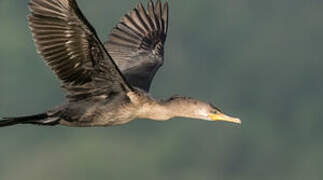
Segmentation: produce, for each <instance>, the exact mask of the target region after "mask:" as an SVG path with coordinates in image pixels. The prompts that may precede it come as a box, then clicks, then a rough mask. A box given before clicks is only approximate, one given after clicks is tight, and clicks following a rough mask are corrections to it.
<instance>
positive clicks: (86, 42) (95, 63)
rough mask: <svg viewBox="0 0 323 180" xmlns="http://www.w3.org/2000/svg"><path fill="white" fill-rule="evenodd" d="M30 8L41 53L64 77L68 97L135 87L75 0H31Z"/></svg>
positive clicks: (33, 30) (30, 20) (32, 24)
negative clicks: (127, 79)
mask: <svg viewBox="0 0 323 180" xmlns="http://www.w3.org/2000/svg"><path fill="white" fill-rule="evenodd" d="M29 9H30V11H31V14H30V15H29V16H28V21H29V27H30V29H31V32H32V35H33V39H34V42H35V44H36V47H37V50H38V53H39V54H40V55H41V56H42V57H43V59H44V60H45V61H46V63H47V64H48V65H49V66H50V67H51V69H52V70H53V71H54V72H55V74H56V75H57V77H58V78H59V79H61V80H62V82H63V87H64V88H65V89H67V91H69V92H68V97H70V98H72V97H73V94H74V95H75V94H77V95H78V96H79V95H80V94H82V93H83V95H84V94H91V93H89V92H96V94H98V93H108V92H109V91H121V90H130V89H131V87H130V86H128V84H127V82H126V81H125V78H124V77H123V76H122V74H121V72H120V70H119V69H118V67H117V65H116V64H115V62H114V61H113V60H112V58H111V57H110V55H109V54H108V53H107V51H106V49H105V48H104V46H103V45H102V43H101V42H100V40H99V39H98V37H97V34H96V32H95V30H94V28H93V27H92V26H91V25H90V23H89V22H88V21H87V20H86V18H85V17H84V15H83V14H82V12H81V11H80V9H79V8H78V5H77V3H76V1H75V0H31V1H30V3H29ZM98 84H100V86H98ZM81 87H82V88H81ZM73 88H79V89H83V90H84V92H75V91H73V90H72V89H73ZM85 90H86V91H85ZM74 97H76V96H74ZM82 97H83V96H82Z"/></svg>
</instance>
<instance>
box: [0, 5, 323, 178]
mask: <svg viewBox="0 0 323 180" xmlns="http://www.w3.org/2000/svg"><path fill="white" fill-rule="evenodd" d="M78 2H79V5H80V6H81V9H82V10H83V12H84V13H85V15H86V16H87V17H88V19H89V20H90V22H92V24H93V26H95V27H96V29H97V31H98V33H99V35H100V37H101V38H102V40H104V39H105V38H106V37H107V35H108V33H109V31H110V29H111V28H112V27H113V25H114V24H116V23H117V21H118V19H119V17H121V16H122V15H123V14H124V13H126V12H127V11H128V10H129V9H131V8H133V7H134V6H135V5H136V3H137V0H122V1H120V0H91V1H87V0H79V1H78ZM169 4H170V26H169V36H168V39H167V46H166V63H165V65H164V66H163V67H162V69H161V70H160V71H159V72H158V75H157V77H156V78H155V81H154V83H153V88H152V93H153V94H154V96H155V97H158V98H166V97H168V96H170V95H173V94H182V95H186V96H192V97H197V98H199V99H202V100H207V101H210V102H213V104H216V105H217V106H218V107H219V108H221V109H222V110H223V111H224V112H227V113H228V114H231V115H234V116H238V117H240V118H241V119H242V120H243V124H242V126H241V127H239V126H235V125H231V124H226V123H212V122H206V121H198V120H191V119H181V118H178V119H173V120H171V121H168V122H166V123H157V122H153V121H147V120H138V121H134V122H132V123H130V124H128V125H125V126H119V127H109V128H66V127H37V126H28V125H25V126H15V127H10V128H2V129H0V143H1V146H0V159H1V160H0V179H1V180H12V179H24V180H43V179H46V180H54V179H77V180H87V179H138V180H139V179H140V180H141V179H154V180H161V179H185V180H196V179H226V180H235V179H237V180H238V179H239V180H251V179H264V180H266V179H272V180H277V179H293V180H303V179H310V180H312V179H313V180H314V179H321V178H322V177H323V171H322V167H323V153H322V152H323V142H322V137H323V131H322V128H323V115H322V114H323V113H322V112H321V111H322V110H321V109H322V107H323V103H322V100H323V85H322V82H323V50H322V48H323V1H318V0H271V1H267V0H239V1H234V0H215V1H210V0H199V1H197V0H185V1H184V0H176V1H175V0H169ZM27 14H28V8H27V1H26V0H24V1H21V0H1V1H0V116H17V115H25V114H32V113H37V112H41V111H44V110H46V109H49V108H51V107H54V106H56V105H59V104H61V103H63V101H64V98H63V93H62V91H61V90H60V88H59V83H58V81H57V80H56V78H55V77H54V76H53V73H52V72H51V71H50V70H49V68H47V67H46V65H44V63H43V62H42V61H41V60H40V57H39V56H38V55H37V53H36V51H35V48H34V45H33V42H32V39H31V34H30V32H29V30H28V27H27V21H26V15H27Z"/></svg>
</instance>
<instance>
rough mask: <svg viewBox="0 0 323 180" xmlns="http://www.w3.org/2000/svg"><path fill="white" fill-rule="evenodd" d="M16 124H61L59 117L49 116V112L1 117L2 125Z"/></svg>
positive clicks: (0, 122) (0, 125)
mask: <svg viewBox="0 0 323 180" xmlns="http://www.w3.org/2000/svg"><path fill="white" fill-rule="evenodd" d="M16 124H36V125H47V126H54V125H57V124H59V118H58V117H50V116H48V113H41V114H35V115H31V116H21V117H5V118H0V127H5V126H13V125H16Z"/></svg>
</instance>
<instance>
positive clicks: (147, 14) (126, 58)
mask: <svg viewBox="0 0 323 180" xmlns="http://www.w3.org/2000/svg"><path fill="white" fill-rule="evenodd" d="M167 29H168V3H167V2H165V3H164V5H163V7H162V4H161V2H160V0H157V1H156V3H155V4H153V2H152V1H151V0H150V1H149V2H148V7H147V11H146V10H145V9H144V7H143V5H142V4H141V3H139V4H138V5H137V7H136V8H135V9H133V10H132V11H130V12H129V13H128V14H126V15H125V16H123V17H122V18H121V20H120V22H119V23H118V24H117V25H116V26H115V27H114V28H113V30H112V32H111V34H110V35H109V37H108V40H107V42H106V43H105V46H106V48H107V50H108V52H109V54H110V55H111V56H112V58H113V59H114V60H115V62H116V63H117V65H118V67H119V68H120V70H121V71H122V73H123V75H124V76H125V78H126V80H127V82H129V83H130V84H131V85H132V86H136V87H139V88H141V89H144V90H145V91H149V88H150V84H151V81H152V79H153V77H154V75H155V73H156V72H157V70H158V69H159V67H160V66H161V65H162V64H163V61H164V60H163V59H164V58H163V56H164V44H165V40H166V35H167Z"/></svg>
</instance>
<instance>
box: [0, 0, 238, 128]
mask: <svg viewBox="0 0 323 180" xmlns="http://www.w3.org/2000/svg"><path fill="white" fill-rule="evenodd" d="M28 7H29V10H30V14H29V15H28V18H27V19H28V24H29V28H30V30H31V33H32V37H33V40H34V43H35V46H36V48H37V51H38V54H39V55H40V56H41V57H42V59H43V60H44V61H45V62H46V64H47V65H48V66H49V67H50V68H51V70H52V71H53V72H54V74H55V75H56V77H57V78H58V79H59V81H60V84H61V88H62V89H63V90H64V92H65V101H64V103H62V105H59V106H57V107H54V108H52V109H49V110H47V111H45V112H43V113H39V114H34V115H29V116H20V117H3V118H1V119H0V127H4V126H12V125H17V124H33V125H41V126H42V125H43V126H56V125H62V126H70V127H95V126H103V127H105V126H114V125H122V124H126V123H128V122H130V121H133V120H135V119H151V120H156V121H166V120H169V119H172V118H175V117H183V118H193V119H200V120H207V121H227V122H230V123H237V124H240V123H241V120H240V119H239V118H235V117H231V116H228V115H226V114H224V113H223V112H222V111H221V110H220V109H219V108H217V107H215V106H214V105H212V104H211V103H207V102H204V101H201V100H198V99H194V98H191V97H184V96H172V97H170V98H169V99H161V100H158V99H155V98H153V97H152V96H151V95H150V94H149V89H150V86H151V82H152V80H153V77H154V76H155V74H156V72H157V71H158V69H159V68H160V67H161V66H162V65H163V63H164V47H165V42H166V36H167V31H168V21H169V20H168V17H169V5H168V2H167V1H166V2H164V3H162V2H161V1H160V0H156V1H155V2H153V1H152V0H148V3H147V7H146V8H145V7H144V6H143V5H142V3H141V2H139V3H138V4H137V5H136V7H135V8H133V9H132V10H130V11H129V12H128V13H127V14H125V15H124V16H123V17H121V19H120V21H119V22H118V23H117V25H115V26H114V27H113V29H112V31H111V32H110V34H109V35H108V38H107V41H106V42H105V43H102V42H101V41H100V40H99V38H98V35H97V33H96V31H95V29H94V28H93V26H92V25H91V24H90V23H89V21H88V20H87V19H86V17H85V16H84V15H83V13H82V12H81V10H80V8H79V6H78V4H77V2H76V1H75V0H30V1H29V3H28Z"/></svg>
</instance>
